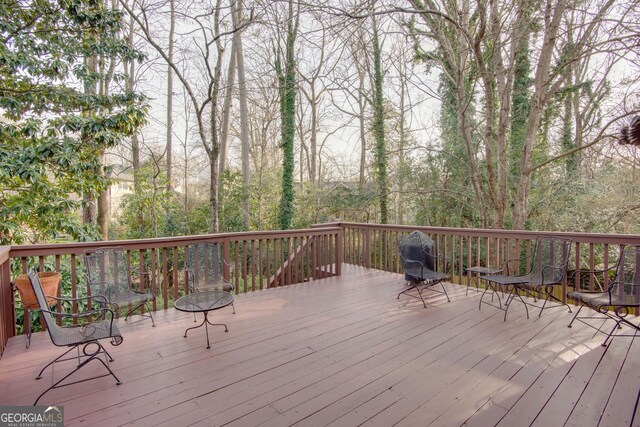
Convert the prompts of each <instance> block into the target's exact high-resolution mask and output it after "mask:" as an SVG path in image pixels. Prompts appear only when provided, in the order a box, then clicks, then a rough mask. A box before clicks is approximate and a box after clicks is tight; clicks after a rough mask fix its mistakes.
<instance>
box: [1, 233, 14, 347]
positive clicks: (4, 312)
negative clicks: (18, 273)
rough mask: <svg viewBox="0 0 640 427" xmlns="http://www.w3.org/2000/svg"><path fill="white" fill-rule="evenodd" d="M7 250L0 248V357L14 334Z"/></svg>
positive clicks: (9, 264)
mask: <svg viewBox="0 0 640 427" xmlns="http://www.w3.org/2000/svg"><path fill="white" fill-rule="evenodd" d="M9 249H10V248H9V247H8V246H2V247H0V357H2V354H3V353H4V349H5V347H6V345H7V341H8V340H9V338H10V337H13V336H15V334H16V318H15V317H16V316H15V310H14V304H13V290H12V289H11V262H10V261H9Z"/></svg>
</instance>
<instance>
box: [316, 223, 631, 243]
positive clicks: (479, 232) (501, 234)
mask: <svg viewBox="0 0 640 427" xmlns="http://www.w3.org/2000/svg"><path fill="white" fill-rule="evenodd" d="M333 226H335V227H352V228H363V229H375V230H388V231H407V232H411V231H413V230H420V231H424V232H427V234H430V233H431V234H447V235H453V236H466V237H497V238H507V239H529V240H535V239H536V237H538V236H563V237H569V238H571V239H572V240H573V242H578V243H609V244H611V243H612V242H615V243H616V244H629V245H631V244H638V243H640V234H605V233H585V232H566V231H536V230H501V229H491V228H454V227H433V226H423V225H392V224H371V223H359V222H332V223H328V224H314V225H313V226H312V227H314V228H315V227H318V228H324V227H333Z"/></svg>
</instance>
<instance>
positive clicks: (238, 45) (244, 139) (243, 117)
mask: <svg viewBox="0 0 640 427" xmlns="http://www.w3.org/2000/svg"><path fill="white" fill-rule="evenodd" d="M231 9H232V11H231V14H232V17H233V23H234V24H233V26H234V28H238V27H239V26H240V25H242V2H238V1H235V0H234V1H232V2H231ZM233 36H234V37H233V45H234V47H235V51H236V64H237V67H236V68H237V71H238V94H239V97H240V140H241V143H242V145H241V147H242V223H243V226H244V229H245V230H249V229H250V224H249V108H248V107H247V83H246V80H245V76H244V56H243V52H242V38H241V36H242V31H237V32H236V33H235V34H234V35H233Z"/></svg>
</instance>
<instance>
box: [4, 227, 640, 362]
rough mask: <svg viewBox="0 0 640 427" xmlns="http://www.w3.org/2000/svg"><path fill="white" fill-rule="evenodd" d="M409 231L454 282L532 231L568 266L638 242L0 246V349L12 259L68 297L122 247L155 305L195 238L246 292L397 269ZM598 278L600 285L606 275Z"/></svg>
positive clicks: (337, 240) (327, 237)
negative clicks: (352, 268)
mask: <svg viewBox="0 0 640 427" xmlns="http://www.w3.org/2000/svg"><path fill="white" fill-rule="evenodd" d="M413 230H420V231H422V232H424V233H426V234H428V235H430V236H431V237H432V238H433V239H434V241H435V242H436V250H437V252H438V254H439V255H444V258H447V259H448V260H450V262H449V263H448V264H447V265H446V266H445V265H441V266H440V269H446V271H447V273H449V274H451V276H452V280H453V282H455V283H459V284H466V283H467V281H468V280H469V277H468V276H467V275H466V274H465V268H466V267H469V266H475V265H478V266H489V267H498V268H503V266H504V263H505V260H507V259H508V258H511V257H513V256H514V255H515V256H518V255H529V254H530V253H531V251H532V250H533V244H534V242H535V239H536V237H538V236H565V237H569V238H571V240H572V241H573V242H574V244H573V247H572V253H571V261H570V264H569V270H575V269H579V268H587V269H594V268H607V267H609V265H610V264H611V263H613V262H615V260H616V259H617V254H618V250H619V246H620V245H623V244H640V235H619V234H589V233H559V232H558V233H556V232H541V231H512V230H486V229H459V228H443V227H416V226H398V225H381V224H364V223H332V224H320V225H317V226H314V227H313V228H312V229H307V230H294V231H272V232H247V233H226V234H216V235H203V236H183V237H172V238H161V239H146V240H127V241H108V242H90V243H69V244H51V245H31V246H12V247H10V248H7V247H0V354H1V352H2V351H3V350H4V346H5V344H6V341H7V339H8V338H9V337H11V336H13V335H14V334H15V332H16V331H15V319H16V313H15V307H14V298H13V297H14V295H13V291H12V290H11V285H10V282H11V269H10V262H11V261H12V260H13V262H14V263H15V262H18V263H19V264H20V265H21V268H18V269H19V270H22V271H23V272H26V271H27V269H28V268H29V267H33V266H35V267H37V268H38V269H39V270H41V271H42V270H57V271H61V272H62V273H63V282H64V287H63V289H64V292H67V293H68V295H69V296H75V295H78V294H85V293H86V289H81V287H84V286H86V281H85V280H84V267H83V265H82V263H81V258H82V253H83V252H84V251H85V250H86V249H90V248H96V247H105V246H122V247H124V248H125V249H126V250H127V251H129V253H130V254H131V259H132V261H134V262H135V263H136V267H137V268H138V269H140V270H141V271H144V272H147V273H149V277H150V282H151V283H150V285H151V287H152V289H153V291H154V292H155V293H156V295H157V296H158V299H157V301H156V302H155V304H154V307H153V309H154V310H155V309H158V308H168V307H170V306H171V304H172V301H173V299H175V298H176V297H177V296H179V295H181V294H182V293H184V292H186V291H187V290H186V281H185V280H184V273H183V271H184V270H183V268H182V260H183V255H184V247H185V246H188V245H189V244H193V243H196V242H198V241H203V240H209V241H218V242H221V243H222V245H223V256H224V258H225V260H227V262H230V263H231V264H232V265H233V266H234V268H233V274H232V276H231V280H232V281H233V282H234V284H235V288H236V292H249V291H255V290H259V289H264V288H267V287H273V286H286V285H290V284H294V283H300V282H304V281H309V280H313V279H318V278H322V277H327V276H330V275H335V274H338V275H339V274H340V266H341V263H342V262H346V263H349V264H354V265H359V266H363V267H369V268H375V269H380V270H386V271H393V272H401V266H400V260H399V258H398V253H397V249H396V246H397V242H398V240H399V239H400V238H402V236H404V235H406V234H408V233H409V232H411V231H413ZM510 268H511V273H512V274H515V273H516V272H517V273H524V272H525V271H526V270H527V269H528V268H529V265H528V264H526V263H524V264H522V263H521V264H518V263H515V264H512V265H511V266H510ZM14 273H15V265H14ZM603 279H604V281H605V283H604V285H605V286H606V281H607V280H608V277H604V278H603ZM595 280H596V278H594V277H592V278H591V283H590V286H591V288H592V289H595V286H596V285H595ZM567 288H568V283H567V282H566V281H565V283H564V286H563V288H562V290H561V292H559V295H558V296H559V297H561V298H564V296H565V295H566V292H567ZM636 314H637V313H636Z"/></svg>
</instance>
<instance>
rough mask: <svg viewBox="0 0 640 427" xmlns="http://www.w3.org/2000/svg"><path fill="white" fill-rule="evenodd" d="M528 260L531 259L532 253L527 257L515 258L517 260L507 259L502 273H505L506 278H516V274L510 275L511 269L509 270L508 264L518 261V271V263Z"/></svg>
mask: <svg viewBox="0 0 640 427" xmlns="http://www.w3.org/2000/svg"><path fill="white" fill-rule="evenodd" d="M529 258H533V253H531V254H529V255H527V256H521V257H517V258H508V259H506V260H505V261H504V269H503V270H504V271H505V272H506V275H507V276H518V275H517V274H512V273H511V269H510V268H509V263H511V261H518V270H519V269H520V263H521V262H522V261H525V260H528V259H529Z"/></svg>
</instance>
